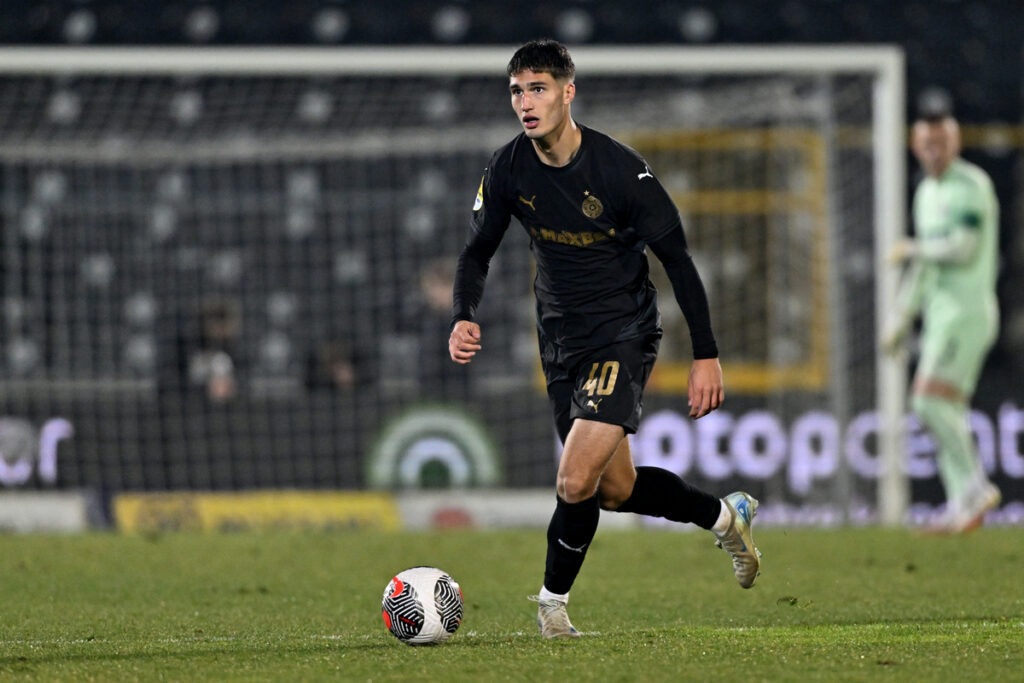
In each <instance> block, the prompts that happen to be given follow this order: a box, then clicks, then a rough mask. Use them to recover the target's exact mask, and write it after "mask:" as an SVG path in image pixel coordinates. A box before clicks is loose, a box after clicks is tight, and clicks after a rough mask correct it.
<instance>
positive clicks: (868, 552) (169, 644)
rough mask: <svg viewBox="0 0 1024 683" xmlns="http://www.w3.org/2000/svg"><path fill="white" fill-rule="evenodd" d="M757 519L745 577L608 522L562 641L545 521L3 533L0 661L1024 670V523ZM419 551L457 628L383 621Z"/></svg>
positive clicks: (818, 676) (611, 675) (712, 553)
mask: <svg viewBox="0 0 1024 683" xmlns="http://www.w3.org/2000/svg"><path fill="white" fill-rule="evenodd" d="M755 538H756V540H757V542H758V545H759V546H760V547H761V549H762V550H763V551H764V555H765V556H764V560H763V565H762V569H763V572H762V576H761V577H760V578H759V579H758V582H757V584H756V585H755V587H754V588H753V589H751V590H743V589H741V588H739V587H738V586H737V585H736V583H735V580H734V579H733V577H732V573H731V568H730V565H729V558H728V556H727V555H726V554H725V553H723V552H722V551H721V550H718V549H716V548H715V547H714V546H713V543H712V537H711V536H710V535H709V534H707V533H706V532H693V533H680V532H673V531H661V530H643V531H612V530H608V531H605V530H602V531H599V533H598V536H597V538H596V539H595V540H594V543H593V544H592V547H591V550H590V553H589V555H588V558H587V562H586V564H585V565H584V568H583V572H582V574H581V575H580V578H579V580H578V581H577V583H576V585H575V587H574V588H573V591H572V597H571V600H570V604H569V614H570V616H571V618H572V620H573V622H574V624H575V625H576V627H577V628H579V629H580V630H581V631H583V632H584V637H583V638H580V639H578V640H573V641H543V640H541V639H540V637H539V636H538V634H537V629H536V624H535V615H536V605H535V604H534V603H531V602H529V601H527V599H526V598H527V595H530V594H533V593H536V592H537V590H538V588H539V582H540V578H541V572H542V570H543V554H544V533H543V531H541V530H529V531H525V530H524V531H474V530H452V531H445V532H435V533H378V532H365V531H335V532H314V531H309V532H301V531H300V532H285V531H282V532H272V533H239V534H192V533H173V534H166V535H158V536H131V535H121V534H116V533H98V534H86V535H80V536H0V586H2V594H0V680H45V681H52V680H117V681H120V680H181V681H186V680H187V681H195V680H199V681H203V680H211V681H212V680H217V681H220V680H272V681H278V680H279V681H294V680H345V681H348V680H352V681H371V680H372V681H442V680H444V681H463V680H471V681H472V680H479V681H492V680H513V681H553V680H561V681H566V682H568V681H577V680H581V681H587V680H595V681H596V680H601V681H662V680H664V681H668V680H726V679H729V680H744V681H751V680H768V681H777V680H778V681H782V680H791V681H798V680H800V681H802V680H915V681H917V680H935V681H939V680H952V679H956V680H978V681H992V680H1022V679H1024V589H1022V585H1024V528H1001V529H999V528H986V529H981V530H979V531H977V532H975V533H973V534H971V535H968V536H964V537H934V536H922V535H919V534H915V533H914V532H911V531H903V530H882V529H874V528H858V529H854V528H849V529H836V530H783V529H761V530H758V529H756V527H755ZM413 565H433V566H438V567H441V568H443V569H444V570H446V571H448V572H449V573H450V574H451V575H452V576H453V577H454V578H455V579H456V580H457V581H458V582H459V583H460V584H461V586H462V590H463V594H464V596H465V600H466V612H465V617H464V620H463V624H462V626H461V628H460V629H459V631H458V632H457V633H456V634H455V635H454V636H453V637H452V639H451V640H450V641H448V642H447V643H445V644H443V645H440V646H433V647H409V646H406V645H403V644H401V643H399V642H398V641H397V640H396V639H395V638H393V637H392V636H391V635H390V634H389V633H388V632H387V631H386V629H385V627H384V624H383V621H382V619H381V612H380V600H381V594H382V593H383V591H384V588H385V586H386V585H387V583H388V581H389V579H390V578H391V576H392V575H394V574H395V573H396V572H398V571H400V570H401V569H405V568H407V567H410V566H413Z"/></svg>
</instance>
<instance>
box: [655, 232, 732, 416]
mask: <svg viewBox="0 0 1024 683" xmlns="http://www.w3.org/2000/svg"><path fill="white" fill-rule="evenodd" d="M648 246H649V247H650V248H651V251H653V252H654V255H655V256H657V257H658V260H659V261H661V264H662V265H663V266H664V267H665V272H666V273H667V274H668V279H669V281H670V282H671V283H672V292H673V294H675V297H676V302H677V303H678V304H679V308H680V310H682V312H683V316H684V317H685V318H686V324H687V326H688V327H689V328H690V341H691V342H692V344H693V359H694V360H693V365H691V366H690V377H689V381H688V383H687V397H688V399H689V406H690V417H692V418H694V419H697V418H700V417H704V416H705V415H707V414H708V413H710V412H711V411H712V410H715V409H716V408H718V407H719V406H721V405H722V402H723V401H724V400H725V382H724V380H723V378H722V366H721V364H720V363H719V362H718V345H717V344H716V343H715V335H714V333H713V332H712V329H711V312H710V309H709V307H708V297H707V292H706V291H705V290H704V283H703V282H702V281H701V279H700V274H699V273H698V272H697V267H696V266H695V265H694V263H693V259H692V258H691V257H690V252H689V250H688V249H687V248H686V238H685V236H684V234H683V226H682V223H679V224H678V225H677V226H676V227H675V229H673V230H670V231H669V232H668V233H667V234H666V235H664V236H663V237H661V239H659V240H657V241H654V242H650V243H649V244H648Z"/></svg>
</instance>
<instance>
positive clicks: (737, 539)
mask: <svg viewBox="0 0 1024 683" xmlns="http://www.w3.org/2000/svg"><path fill="white" fill-rule="evenodd" d="M722 502H724V503H725V506H726V507H727V508H729V512H731V513H732V521H731V522H730V523H729V529H728V530H727V531H726V532H725V533H723V534H722V535H720V536H719V535H718V534H715V535H716V536H718V540H717V541H716V542H715V545H717V546H718V547H719V548H722V549H723V550H725V551H726V552H727V553H729V554H730V555H732V573H733V574H735V575H736V580H737V581H739V583H740V585H741V586H743V587H744V588H750V587H751V586H753V585H754V579H756V578H757V577H758V576H759V575H760V574H761V551H760V550H758V549H757V547H756V546H755V545H754V536H753V534H752V533H751V529H750V525H751V523H752V522H753V521H754V517H755V516H756V515H757V505H758V503H757V499H756V498H754V497H753V496H751V495H750V494H749V493H744V492H743V491H737V492H735V493H730V494H729V495H728V496H726V497H725V498H723V499H722Z"/></svg>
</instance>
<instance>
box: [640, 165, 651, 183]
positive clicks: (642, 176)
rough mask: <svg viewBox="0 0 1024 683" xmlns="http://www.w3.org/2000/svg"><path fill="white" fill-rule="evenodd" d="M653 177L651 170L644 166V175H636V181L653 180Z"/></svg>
mask: <svg viewBox="0 0 1024 683" xmlns="http://www.w3.org/2000/svg"><path fill="white" fill-rule="evenodd" d="M653 177H654V176H653V175H651V169H649V168H647V167H646V166H644V172H643V173H637V174H636V179H637V180H643V179H644V178H653Z"/></svg>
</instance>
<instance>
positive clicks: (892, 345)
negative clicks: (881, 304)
mask: <svg viewBox="0 0 1024 683" xmlns="http://www.w3.org/2000/svg"><path fill="white" fill-rule="evenodd" d="M907 332H908V326H906V325H892V326H890V327H889V329H888V330H887V331H886V332H885V333H884V334H883V335H882V338H881V340H880V341H879V342H878V345H879V346H880V347H881V348H882V350H883V351H885V352H886V353H887V354H889V355H890V356H895V355H896V354H897V353H899V352H900V350H901V349H902V348H903V340H905V339H906V338H907Z"/></svg>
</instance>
